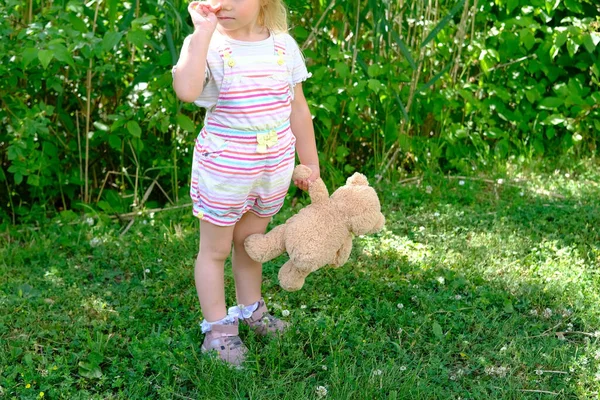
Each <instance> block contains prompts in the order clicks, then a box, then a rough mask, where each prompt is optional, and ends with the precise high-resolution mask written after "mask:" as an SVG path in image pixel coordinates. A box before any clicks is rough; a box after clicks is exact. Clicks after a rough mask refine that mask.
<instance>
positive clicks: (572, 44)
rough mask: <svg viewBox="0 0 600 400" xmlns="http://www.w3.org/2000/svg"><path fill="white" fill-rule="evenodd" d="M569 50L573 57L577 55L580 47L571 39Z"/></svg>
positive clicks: (568, 43) (569, 40)
mask: <svg viewBox="0 0 600 400" xmlns="http://www.w3.org/2000/svg"><path fill="white" fill-rule="evenodd" d="M567 50H568V51H569V55H570V56H571V57H573V56H574V55H575V53H577V50H579V45H578V44H577V43H575V41H574V40H573V39H571V38H569V39H567Z"/></svg>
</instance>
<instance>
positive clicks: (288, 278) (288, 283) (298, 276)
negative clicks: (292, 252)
mask: <svg viewBox="0 0 600 400" xmlns="http://www.w3.org/2000/svg"><path fill="white" fill-rule="evenodd" d="M277 278H278V279H279V286H281V288H282V289H283V290H286V291H288V292H295V291H297V290H300V289H302V286H304V281H305V279H306V275H305V274H304V273H302V272H300V271H299V270H298V269H297V268H296V267H295V266H294V265H293V264H292V261H288V262H286V263H285V264H283V266H282V267H281V269H280V270H279V273H278V274H277Z"/></svg>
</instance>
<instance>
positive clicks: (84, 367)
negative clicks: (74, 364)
mask: <svg viewBox="0 0 600 400" xmlns="http://www.w3.org/2000/svg"><path fill="white" fill-rule="evenodd" d="M79 375H81V376H83V377H84V378H88V379H99V378H101V377H102V370H101V369H100V367H99V366H98V365H95V364H93V363H89V362H80V363H79Z"/></svg>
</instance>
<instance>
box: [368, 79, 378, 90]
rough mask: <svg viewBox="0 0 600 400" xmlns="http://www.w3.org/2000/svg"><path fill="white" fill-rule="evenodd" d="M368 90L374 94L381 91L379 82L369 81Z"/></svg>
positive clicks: (375, 80)
mask: <svg viewBox="0 0 600 400" xmlns="http://www.w3.org/2000/svg"><path fill="white" fill-rule="evenodd" d="M369 88H370V89H371V90H372V91H374V92H375V93H379V90H381V82H380V81H379V80H377V79H369Z"/></svg>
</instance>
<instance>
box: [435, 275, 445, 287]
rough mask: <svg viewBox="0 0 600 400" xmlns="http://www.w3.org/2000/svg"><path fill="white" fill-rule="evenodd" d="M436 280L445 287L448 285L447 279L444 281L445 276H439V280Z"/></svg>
mask: <svg viewBox="0 0 600 400" xmlns="http://www.w3.org/2000/svg"><path fill="white" fill-rule="evenodd" d="M435 280H436V281H438V282H439V283H440V285H444V284H445V283H446V279H444V277H443V276H438V277H437V278H435Z"/></svg>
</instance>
